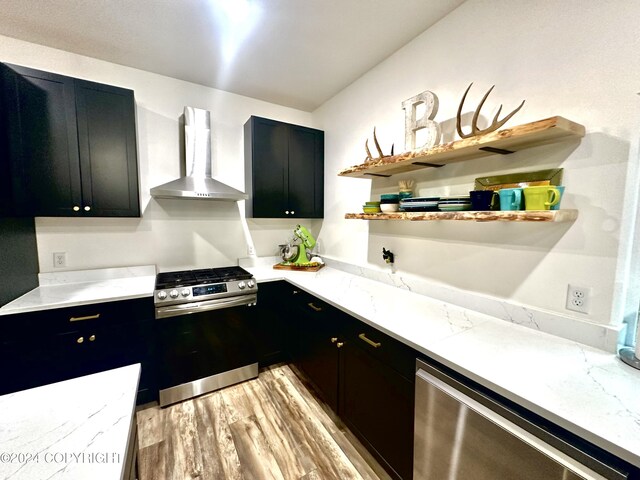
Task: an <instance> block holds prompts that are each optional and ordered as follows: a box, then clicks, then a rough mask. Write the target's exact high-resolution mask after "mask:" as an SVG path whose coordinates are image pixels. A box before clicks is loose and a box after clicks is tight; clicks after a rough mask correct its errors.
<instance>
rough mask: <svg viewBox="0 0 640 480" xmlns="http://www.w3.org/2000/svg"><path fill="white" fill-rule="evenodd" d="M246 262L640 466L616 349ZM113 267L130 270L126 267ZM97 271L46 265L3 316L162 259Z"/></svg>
mask: <svg viewBox="0 0 640 480" xmlns="http://www.w3.org/2000/svg"><path fill="white" fill-rule="evenodd" d="M244 268H245V269H247V270H249V271H250V272H251V273H253V275H255V277H256V279H257V280H258V281H259V282H265V281H271V280H280V279H286V280H288V281H289V282H291V283H292V284H294V285H296V286H298V287H300V288H302V289H304V290H306V291H308V292H309V293H311V294H313V295H316V296H317V297H319V298H321V299H323V300H324V301H326V302H327V303H329V304H332V305H333V306H335V307H337V308H339V309H341V310H343V311H345V312H346V313H348V314H350V315H352V316H354V317H356V318H358V319H360V320H362V321H364V322H365V323H368V324H369V325H371V326H373V327H375V328H377V329H379V330H381V331H383V332H385V333H387V334H389V335H390V336H392V337H394V338H396V339H398V340H400V341H402V342H403V343H405V344H407V345H409V346H411V347H413V348H415V349H416V350H417V351H419V352H421V353H423V354H424V355H427V356H429V357H431V358H433V359H435V360H437V361H439V362H441V363H443V364H445V365H447V366H449V367H450V368H452V369H453V370H456V371H457V372H459V373H461V374H463V375H465V376H467V377H468V378H470V379H472V380H474V381H476V382H478V383H480V384H482V385H484V386H486V387H488V388H490V389H491V390H493V391H495V392H497V393H499V394H501V395H503V396H505V397H507V398H509V399H511V400H513V401H514V402H516V403H518V404H520V405H522V406H524V407H526V408H528V409H529V410H531V411H532V412H535V413H537V414H539V415H541V416H542V417H544V418H547V419H548V420H550V421H552V422H554V423H556V424H558V425H560V426H562V427H564V428H566V429H567V430H569V431H571V432H573V433H575V434H577V435H579V436H581V437H583V438H585V439H586V440H589V441H591V442H592V443H594V444H596V445H598V446H600V447H602V448H603V449H605V450H607V451H610V452H611V453H613V454H615V455H617V456H619V457H620V458H622V459H624V460H626V461H628V462H629V463H632V464H634V465H636V466H638V467H640V371H638V370H634V369H632V368H631V367H629V366H627V365H625V364H623V363H622V362H621V361H620V360H619V359H618V357H617V356H616V355H614V354H612V353H608V352H605V351H603V350H600V349H597V348H593V347H589V346H586V345H584V344H581V343H578V342H575V341H571V340H566V339H563V338H561V337H557V336H554V335H550V334H547V333H544V332H540V331H536V330H533V329H531V328H526V327H523V326H521V325H517V324H514V323H510V322H507V321H504V320H500V319H497V318H496V317H493V316H490V315H486V314H483V313H478V312H476V311H474V310H471V309H466V308H463V307H459V306H456V305H452V304H450V303H446V302H443V301H438V300H434V299H433V298H429V297H427V296H424V295H420V294H416V293H412V292H410V291H407V290H403V289H400V288H396V287H393V286H390V285H387V284H384V283H381V282H377V281H374V280H369V279H366V278H363V277H360V276H357V275H353V274H350V273H346V272H344V271H342V270H338V269H335V268H331V267H325V268H323V269H322V270H320V271H319V272H317V273H309V272H289V271H283V270H274V269H273V268H272V267H271V265H270V264H269V265H266V266H253V267H251V266H244ZM150 269H153V273H152V272H151V270H150ZM111 270H113V271H112V272H110V273H109V276H112V277H114V278H117V277H119V276H125V275H124V273H125V272H123V270H126V269H111ZM93 272H94V273H93V274H92V275H94V276H95V278H93V279H92V280H87V278H88V277H87V273H86V272H78V273H77V274H73V275H65V274H63V275H62V276H60V275H59V274H55V277H53V275H54V274H48V275H51V276H52V277H51V278H48V279H47V278H45V279H42V278H41V286H40V287H38V288H37V289H35V290H34V291H32V292H29V293H27V294H26V295H24V296H22V297H20V298H18V299H16V300H14V301H13V302H11V303H9V304H7V305H5V306H4V307H2V308H0V315H1V314H8V313H20V312H27V311H35V310H44V309H47V308H55V307H59V306H73V305H82V304H87V303H97V302H100V301H109V300H122V299H128V298H137V297H147V296H151V295H152V294H153V288H154V279H155V268H154V267H133V269H132V270H131V272H130V273H132V275H129V277H128V279H125V282H124V286H123V280H122V278H120V279H118V281H117V282H114V281H113V280H112V279H104V278H102V277H103V274H101V273H99V272H100V271H93ZM68 273H69V274H71V273H73V272H68ZM131 277H133V278H131ZM63 280H64V281H65V283H61V281H63ZM80 280H84V281H80ZM47 281H50V282H51V283H52V285H45V283H47ZM74 282H75V283H74ZM127 282H131V283H130V284H128V283H127Z"/></svg>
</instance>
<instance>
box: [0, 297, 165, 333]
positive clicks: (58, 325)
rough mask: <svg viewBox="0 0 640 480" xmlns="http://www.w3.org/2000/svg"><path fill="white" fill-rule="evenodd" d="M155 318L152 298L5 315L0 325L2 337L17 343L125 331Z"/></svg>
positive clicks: (0, 319) (0, 318)
mask: <svg viewBox="0 0 640 480" xmlns="http://www.w3.org/2000/svg"><path fill="white" fill-rule="evenodd" d="M153 317H154V310H153V299H152V298H137V299H132V300H122V301H118V302H108V303H95V304H91V305H81V306H78V307H69V308H55V309H50V310H42V311H38V312H29V313H20V314H16V315H6V316H3V317H0V322H2V337H3V338H6V339H14V340H15V339H21V338H24V337H25V335H27V336H34V335H35V336H41V335H46V334H58V333H67V332H74V331H77V330H81V329H82V330H84V329H87V328H88V329H92V328H93V329H95V328H96V327H98V326H99V327H104V326H114V325H122V326H123V328H124V327H125V326H127V325H129V326H130V325H132V324H135V323H137V322H141V321H143V320H148V319H153Z"/></svg>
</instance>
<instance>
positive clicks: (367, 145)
mask: <svg viewBox="0 0 640 480" xmlns="http://www.w3.org/2000/svg"><path fill="white" fill-rule="evenodd" d="M373 143H374V144H375V146H376V150H378V155H379V156H378V157H377V158H373V156H372V155H371V150H369V139H368V138H367V140H366V141H365V142H364V149H365V150H366V151H367V158H365V160H364V161H365V162H371V161H373V160H379V159H381V158H384V157H392V156H393V147H394V145H391V153H390V154H389V155H385V154H384V153H382V149H381V148H380V144H379V143H378V137H376V127H373Z"/></svg>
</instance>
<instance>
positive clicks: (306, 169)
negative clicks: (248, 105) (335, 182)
mask: <svg viewBox="0 0 640 480" xmlns="http://www.w3.org/2000/svg"><path fill="white" fill-rule="evenodd" d="M245 183H246V189H247V191H248V192H249V193H250V198H249V200H248V201H247V202H246V204H245V205H246V214H247V217H249V218H251V217H254V218H322V217H323V213H324V132H322V131H321V130H315V129H312V128H307V127H301V126H297V125H291V124H288V123H283V122H277V121H275V120H269V119H266V118H260V117H251V118H250V119H249V120H248V121H247V123H246V124H245Z"/></svg>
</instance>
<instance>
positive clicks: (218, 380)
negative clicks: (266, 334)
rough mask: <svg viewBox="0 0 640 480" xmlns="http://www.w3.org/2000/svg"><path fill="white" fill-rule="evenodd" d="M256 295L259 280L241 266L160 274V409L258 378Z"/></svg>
mask: <svg viewBox="0 0 640 480" xmlns="http://www.w3.org/2000/svg"><path fill="white" fill-rule="evenodd" d="M257 294H258V286H257V284H256V281H255V279H254V278H253V276H252V275H251V273H249V272H247V271H246V270H244V269H243V268H240V267H223V268H208V269H201V270H187V271H179V272H165V273H159V274H158V275H157V277H156V286H155V291H154V303H155V317H156V319H157V320H158V322H159V325H158V327H159V328H158V332H159V333H158V334H159V345H160V351H159V357H160V358H161V359H162V361H161V363H160V365H159V369H160V374H159V377H160V378H159V384H160V406H162V407H164V406H166V405H169V404H172V403H175V402H179V401H181V400H186V399H188V398H192V397H195V396H197V395H201V394H203V393H207V392H211V391H213V390H217V389H219V388H223V387H226V386H228V385H232V384H234V383H238V382H241V381H244V380H248V379H250V378H255V377H257V376H258V360H257V354H256V353H255V351H256V350H255V348H253V346H252V345H251V344H250V342H251V339H252V335H251V327H250V324H251V322H252V321H253V318H252V317H253V316H252V311H251V307H252V306H254V305H256V302H257V299H258V295H257Z"/></svg>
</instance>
